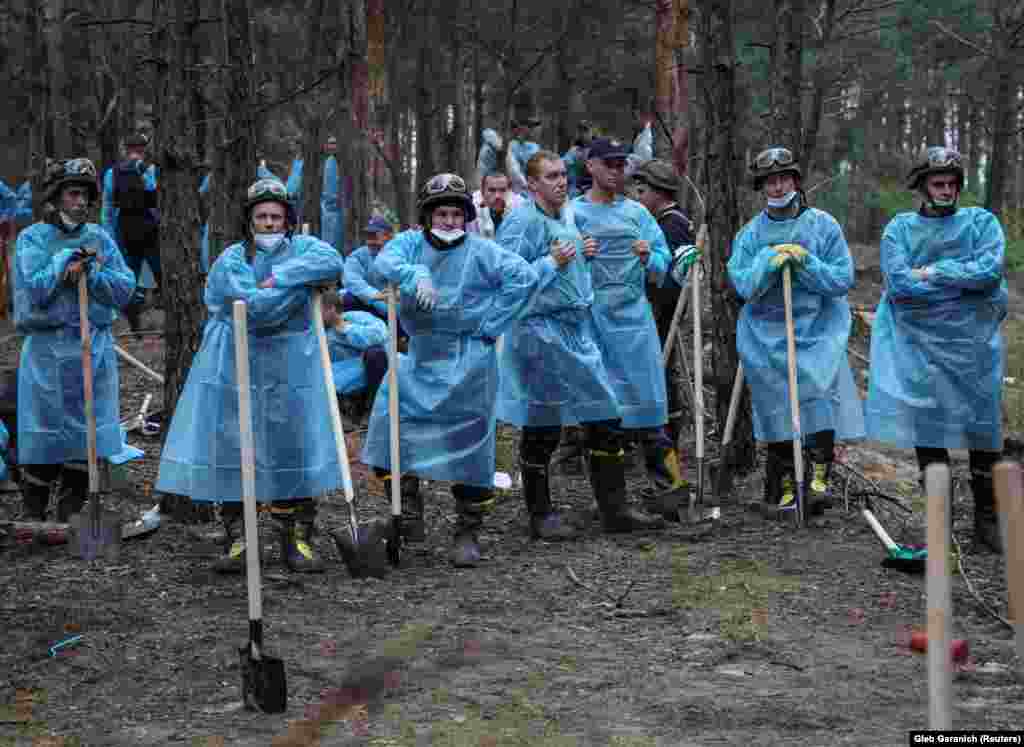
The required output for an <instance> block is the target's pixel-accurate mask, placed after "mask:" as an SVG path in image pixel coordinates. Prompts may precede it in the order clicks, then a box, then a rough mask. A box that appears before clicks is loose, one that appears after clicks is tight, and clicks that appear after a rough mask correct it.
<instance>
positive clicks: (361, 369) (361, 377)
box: [327, 311, 388, 394]
mask: <svg viewBox="0 0 1024 747" xmlns="http://www.w3.org/2000/svg"><path fill="white" fill-rule="evenodd" d="M341 316H342V318H343V319H344V320H345V322H346V324H345V327H344V329H337V328H331V329H328V330H327V347H328V348H329V349H330V351H331V370H332V371H333V372H334V388H335V389H336V390H337V391H338V394H351V393H352V392H358V391H362V390H363V389H365V388H366V365H365V364H364V363H363V353H364V352H366V351H367V350H369V349H370V348H372V347H375V346H382V345H386V344H387V341H388V325H386V324H385V323H384V322H382V321H381V320H380V319H378V318H377V317H375V316H374V315H373V314H368V313H367V312H365V311H346V312H345V313H344V314H342V315H341Z"/></svg>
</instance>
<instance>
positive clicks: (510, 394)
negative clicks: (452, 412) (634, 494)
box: [498, 150, 664, 540]
mask: <svg viewBox="0 0 1024 747" xmlns="http://www.w3.org/2000/svg"><path fill="white" fill-rule="evenodd" d="M526 176H527V182H528V184H529V187H530V193H531V195H532V199H531V200H530V201H528V202H527V203H526V204H525V205H523V206H521V207H519V208H517V209H516V210H513V211H512V214H511V215H509V216H508V218H506V220H505V221H504V222H503V223H502V226H501V229H500V230H499V231H498V243H500V244H501V245H502V246H503V247H504V248H506V249H508V250H509V251H511V252H515V253H516V254H518V255H519V256H521V257H522V258H523V259H525V260H526V261H527V262H530V263H531V264H533V265H538V264H540V263H546V262H548V261H550V260H554V261H555V262H556V263H557V264H558V265H559V266H560V267H561V268H563V269H562V271H561V272H559V273H558V276H557V277H556V279H555V281H554V282H553V283H552V284H551V285H549V286H548V287H547V288H545V289H544V291H543V292H542V293H540V294H539V295H538V296H537V298H536V299H535V300H534V301H533V303H531V305H530V307H529V308H528V309H527V311H526V314H525V315H524V316H523V318H522V319H520V320H519V321H518V322H517V323H516V324H514V325H513V326H512V328H511V329H510V330H509V332H508V333H507V334H506V335H505V347H504V350H503V351H502V354H501V381H500V386H499V399H498V418H499V419H500V420H502V421H504V422H506V423H510V424H511V425H515V426H517V427H519V428H521V429H522V437H521V440H520V442H519V460H520V468H521V471H522V475H523V498H524V499H525V501H526V507H527V510H528V511H529V513H530V529H531V531H532V533H533V536H534V537H535V538H539V539H547V540H560V539H567V538H569V537H572V536H573V534H574V532H573V531H572V529H571V527H569V526H568V524H567V523H566V522H565V521H564V520H563V519H562V518H561V516H560V515H559V514H558V513H557V512H556V511H555V509H554V507H553V506H552V503H551V494H550V486H549V462H550V460H551V454H552V453H553V452H554V450H555V448H556V447H557V446H558V439H559V435H560V434H561V429H562V426H564V425H578V424H584V426H585V428H584V432H585V439H586V448H587V449H588V450H589V451H590V452H591V454H592V458H591V464H592V465H594V466H595V470H594V471H593V472H592V474H591V487H592V488H593V491H594V498H595V499H596V501H597V504H598V507H599V509H600V512H601V518H602V522H603V524H604V527H605V529H606V530H607V531H610V532H628V531H632V530H634V529H649V528H651V527H653V526H658V525H661V526H663V525H664V522H663V521H661V520H660V519H655V518H654V517H650V516H647V515H645V514H642V513H640V512H638V511H636V510H634V509H632V508H630V507H629V506H628V505H627V504H626V491H625V489H624V488H625V475H624V473H623V472H620V473H618V474H616V475H615V476H614V477H611V476H610V472H609V470H608V469H607V468H606V467H605V466H604V465H603V462H602V459H604V455H606V454H611V453H617V452H618V451H619V450H620V448H621V446H620V441H621V431H620V429H619V418H620V414H621V411H620V408H619V405H618V402H617V401H616V397H615V391H614V390H613V389H612V386H611V383H610V381H609V379H608V374H607V373H606V371H605V367H604V363H603V362H602V359H601V351H600V349H599V348H598V346H597V344H596V342H595V341H594V333H593V325H592V322H591V318H590V308H591V306H592V305H593V303H594V291H593V288H592V285H591V277H590V268H589V267H588V266H587V262H586V260H585V259H584V258H583V251H584V250H585V249H590V250H591V251H593V250H595V249H596V248H597V246H596V244H597V241H596V240H595V239H593V238H591V239H588V240H587V242H588V243H587V244H586V245H585V244H584V242H583V239H582V237H581V236H580V232H579V230H578V229H577V228H576V223H575V220H574V218H573V210H572V207H571V206H570V205H568V204H567V203H566V196H567V178H566V171H565V164H564V163H563V162H562V159H561V158H560V157H559V156H558V154H557V153H552V152H550V151H546V150H541V151H538V152H537V153H536V154H535V155H534V156H533V157H532V158H531V159H530V161H529V163H528V164H527V167H526ZM577 250H579V255H577ZM619 466H620V467H621V466H622V465H621V463H620V464H619Z"/></svg>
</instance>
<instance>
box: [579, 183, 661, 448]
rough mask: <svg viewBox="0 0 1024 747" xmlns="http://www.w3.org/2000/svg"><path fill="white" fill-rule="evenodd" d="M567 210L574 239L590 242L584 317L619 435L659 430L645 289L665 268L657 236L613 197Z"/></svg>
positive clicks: (639, 210) (654, 334) (627, 203)
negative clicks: (589, 302) (644, 250)
mask: <svg viewBox="0 0 1024 747" xmlns="http://www.w3.org/2000/svg"><path fill="white" fill-rule="evenodd" d="M570 204H571V205H572V207H573V210H574V211H575V214H576V225H577V226H578V227H579V230H580V232H581V233H582V234H583V236H584V237H587V236H590V237H593V238H595V239H597V243H598V247H599V250H598V254H597V256H596V257H595V258H594V259H592V260H590V262H589V265H590V277H591V282H592V284H593V288H594V305H593V307H592V308H591V312H592V316H593V320H594V328H595V332H596V337H597V345H598V347H599V348H600V349H601V354H602V357H603V359H604V365H605V368H606V369H607V371H608V377H609V379H610V380H611V384H612V388H613V389H614V390H615V396H616V398H617V399H618V402H619V406H620V408H621V409H622V427H623V428H629V429H641V428H645V429H647V428H658V427H660V426H663V425H665V423H666V422H668V402H667V399H668V398H667V395H666V391H665V373H664V367H663V366H662V363H661V343H660V342H659V340H658V328H657V326H655V323H654V314H653V313H652V312H651V305H650V304H649V303H648V302H647V290H646V283H647V277H648V275H650V276H651V278H652V279H653V280H654V282H655V283H656V284H657V285H658V286H659V287H660V286H661V284H662V282H664V279H665V272H666V270H667V269H668V266H669V263H670V261H671V255H670V254H669V250H668V245H667V244H666V243H665V235H664V234H663V233H662V232H661V229H660V228H658V223H657V221H655V220H654V218H653V216H651V214H650V213H649V212H648V211H647V208H645V207H644V206H643V205H641V204H640V203H639V202H636V201H634V200H630V199H628V198H626V197H622V196H621V195H620V196H616V198H615V200H614V201H613V202H611V203H607V204H606V203H599V202H592V201H591V200H590V199H589V198H588V197H587V196H586V195H581V196H580V197H577V198H576V199H575V200H573V201H572V202H571V203H570ZM640 239H642V240H645V241H647V242H648V243H649V244H650V248H651V253H650V257H649V259H648V262H647V266H646V267H644V265H643V264H642V263H641V262H640V258H639V257H637V255H636V254H634V252H633V242H634V241H637V240H640Z"/></svg>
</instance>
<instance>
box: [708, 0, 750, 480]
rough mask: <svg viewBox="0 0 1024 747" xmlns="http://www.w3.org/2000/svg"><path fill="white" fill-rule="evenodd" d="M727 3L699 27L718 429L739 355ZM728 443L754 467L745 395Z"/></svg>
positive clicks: (713, 8) (713, 1)
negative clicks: (731, 265)
mask: <svg viewBox="0 0 1024 747" xmlns="http://www.w3.org/2000/svg"><path fill="white" fill-rule="evenodd" d="M732 6H733V3H732V0H710V1H709V2H707V3H705V4H704V5H703V7H702V12H701V26H702V32H703V33H702V34H701V36H702V43H703V45H704V50H703V51H704V55H703V57H704V60H703V68H704V74H703V75H701V76H700V77H701V94H702V95H701V98H702V100H703V102H704V107H705V116H706V121H705V127H704V130H705V132H706V133H707V136H706V137H705V138H704V158H705V163H706V164H707V167H706V168H705V169H704V177H705V199H706V200H707V216H706V221H707V225H708V247H707V267H708V271H709V277H708V285H709V288H710V293H709V295H710V296H711V313H712V318H713V324H712V327H711V334H712V346H711V349H712V351H713V352H712V356H713V360H712V371H713V373H712V377H711V384H712V386H713V387H714V390H715V409H716V414H717V416H718V422H719V423H721V424H722V425H723V426H724V424H725V418H726V415H727V414H728V408H729V398H730V394H731V393H732V384H733V380H734V378H735V376H736V368H737V364H738V361H739V357H738V355H737V353H736V321H737V319H738V318H739V310H740V303H741V301H740V298H739V296H738V295H737V293H736V291H735V289H734V288H733V287H732V283H730V281H729V275H728V271H727V269H726V265H727V264H728V262H729V256H730V251H731V247H732V241H733V237H734V236H735V235H736V233H737V231H738V230H739V228H740V216H739V203H738V196H737V176H738V174H737V167H738V165H739V163H740V159H738V158H737V156H738V153H737V144H736V132H735V130H736V57H735V49H734V45H733V25H732V18H733V7H732ZM733 440H734V442H735V443H736V444H737V446H738V447H739V448H738V451H737V453H738V454H742V455H743V458H744V459H745V462H746V463H745V464H743V465H740V466H741V467H750V466H752V465H753V463H754V448H753V444H754V440H753V424H752V420H751V414H750V399H749V396H748V395H746V394H744V397H743V400H742V403H741V408H740V412H739V413H738V416H737V420H736V430H735V433H734V435H733Z"/></svg>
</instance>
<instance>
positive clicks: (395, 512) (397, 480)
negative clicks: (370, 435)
mask: <svg viewBox="0 0 1024 747" xmlns="http://www.w3.org/2000/svg"><path fill="white" fill-rule="evenodd" d="M387 296H388V429H389V435H390V439H391V515H392V516H400V515H401V513H402V491H401V482H402V467H401V464H400V461H399V460H400V458H401V444H400V441H399V429H398V427H399V422H398V418H399V414H398V313H397V311H396V309H395V307H396V305H397V300H398V288H397V287H395V286H394V285H392V286H389V287H388V291H387Z"/></svg>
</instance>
